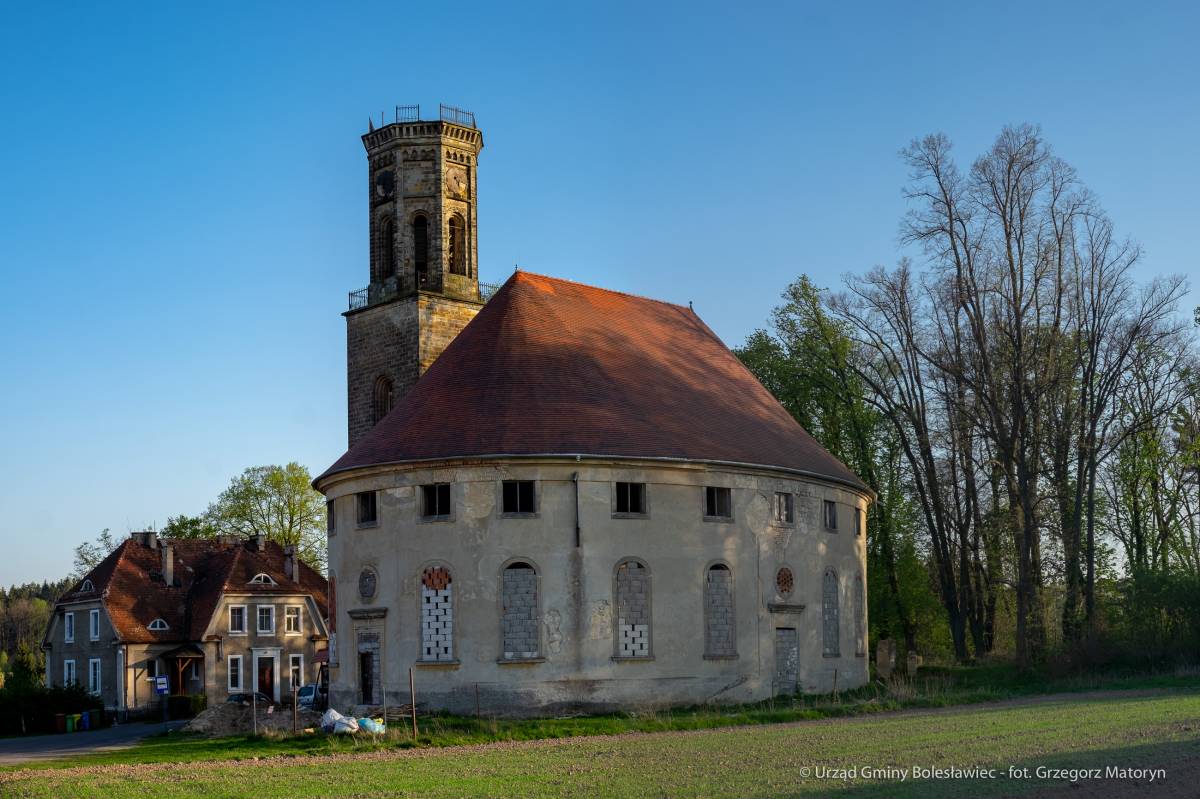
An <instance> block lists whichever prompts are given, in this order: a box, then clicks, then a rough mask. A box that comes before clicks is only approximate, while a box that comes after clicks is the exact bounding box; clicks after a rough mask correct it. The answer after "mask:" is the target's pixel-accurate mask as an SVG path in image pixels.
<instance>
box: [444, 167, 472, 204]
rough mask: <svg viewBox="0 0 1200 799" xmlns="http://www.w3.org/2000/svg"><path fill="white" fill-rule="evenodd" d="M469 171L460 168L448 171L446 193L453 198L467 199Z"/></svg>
mask: <svg viewBox="0 0 1200 799" xmlns="http://www.w3.org/2000/svg"><path fill="white" fill-rule="evenodd" d="M467 187H468V186H467V170H465V169H463V168H462V167H460V166H452V167H450V168H449V169H447V170H446V193H447V194H448V195H450V196H451V197H458V198H460V199H466V197H467Z"/></svg>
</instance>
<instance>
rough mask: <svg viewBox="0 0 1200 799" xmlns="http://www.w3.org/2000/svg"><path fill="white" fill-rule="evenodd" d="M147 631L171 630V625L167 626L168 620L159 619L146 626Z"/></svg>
mask: <svg viewBox="0 0 1200 799" xmlns="http://www.w3.org/2000/svg"><path fill="white" fill-rule="evenodd" d="M146 629H147V630H155V631H161V630H169V629H171V625H169V624H167V620H166V619H162V618H158V619H155V620H154V621H152V622H150V623H149V624H148V625H146Z"/></svg>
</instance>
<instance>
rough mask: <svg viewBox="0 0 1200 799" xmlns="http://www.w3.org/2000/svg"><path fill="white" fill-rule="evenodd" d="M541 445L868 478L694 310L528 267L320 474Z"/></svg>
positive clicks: (552, 449)
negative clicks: (825, 443)
mask: <svg viewBox="0 0 1200 799" xmlns="http://www.w3.org/2000/svg"><path fill="white" fill-rule="evenodd" d="M533 455H569V456H574V455H583V456H585V457H587V456H598V457H617V458H654V459H672V460H686V461H705V462H713V463H729V464H746V465H755V466H765V467H770V468H776V469H784V470H789V471H793V472H800V473H806V474H811V475H815V476H818V477H822V478H826V479H830V480H833V481H836V482H841V483H844V484H847V485H850V486H853V487H855V488H864V485H863V483H862V481H861V480H860V479H859V478H858V477H857V476H856V475H855V474H854V473H853V472H852V471H851V470H850V469H849V468H847V467H846V466H845V465H844V464H843V463H842V462H841V461H839V460H838V459H837V458H835V457H833V456H832V455H831V454H829V453H828V452H827V451H826V450H825V449H824V448H822V447H821V445H820V444H818V443H817V441H816V440H815V439H814V438H813V437H812V436H810V435H809V434H808V433H807V432H806V431H805V430H804V428H802V427H801V426H800V425H799V423H797V422H796V420H795V419H794V418H792V416H791V414H789V413H788V412H787V411H786V410H785V409H784V408H783V406H782V405H780V404H779V403H778V402H777V401H776V400H775V398H774V397H773V396H771V394H770V392H768V391H767V390H766V389H765V388H764V387H763V386H762V384H761V383H759V382H758V380H757V379H756V378H755V377H754V376H753V375H752V374H751V373H750V371H749V370H748V369H746V367H745V366H744V365H743V364H742V362H741V361H739V360H738V358H737V357H736V356H735V355H734V354H733V353H732V352H730V351H729V349H728V348H727V347H726V346H725V345H724V344H723V343H722V342H721V340H720V339H719V338H717V336H716V334H715V333H713V332H712V330H710V329H709V328H708V326H707V325H705V324H704V322H702V321H701V320H700V318H699V317H698V316H697V315H696V314H695V313H694V312H693V311H692V310H691V309H690V308H685V307H682V306H679V305H673V304H670V303H665V302H660V301H657V300H650V299H645V298H643V297H635V296H631V295H629V294H622V293H619V292H615V291H608V290H605V289H599V288H594V287H592V286H585V285H581V284H579V283H574V282H571V281H567V280H560V279H556V278H550V277H545V276H542V275H536V274H532V273H529V272H517V273H515V274H514V275H513V276H512V277H511V278H509V279H508V281H507V282H506V283H505V284H504V285H503V286H502V287H501V288H500V290H499V291H498V292H497V293H496V295H495V296H494V297H493V298H492V299H491V300H489V301H488V303H487V305H485V306H484V307H483V309H482V310H480V312H479V314H478V315H477V316H476V317H475V318H474V319H473V320H472V321H471V322H470V323H469V324H468V325H467V326H466V327H465V328H464V329H463V331H462V332H461V333H459V334H458V336H457V337H456V338H455V339H454V341H453V342H451V343H450V345H449V346H448V347H447V348H446V350H445V352H443V353H442V355H441V357H439V358H438V359H437V360H436V361H435V362H434V363H433V365H432V366H431V367H430V368H429V370H428V371H426V373H425V374H424V375H422V376H421V378H420V379H419V380H418V381H417V383H416V385H415V386H414V388H413V390H412V391H411V392H410V393H409V394H408V395H407V396H405V397H404V398H403V399H401V400H400V402H399V403H398V404H397V405H396V407H395V408H394V409H393V410H392V412H391V413H390V414H388V416H387V417H385V418H384V419H383V420H382V421H380V422H379V424H377V425H376V426H375V427H374V428H373V429H372V430H371V431H370V432H369V433H368V434H367V435H366V436H364V437H363V438H362V439H361V440H360V441H359V442H358V443H356V444H355V445H354V446H353V447H352V448H351V449H350V450H349V451H348V452H346V454H344V455H343V456H342V457H341V458H339V459H338V461H337V462H336V463H334V464H333V466H331V467H330V468H329V469H328V470H327V471H326V472H325V473H324V474H323V475H321V477H318V478H317V480H316V481H314V483H320V482H321V480H322V479H324V478H326V477H328V476H330V475H332V474H335V473H337V472H342V471H346V470H349V469H355V468H359V467H366V466H373V465H380V464H390V463H405V462H413V461H426V460H443V459H454V458H462V457H498V456H533Z"/></svg>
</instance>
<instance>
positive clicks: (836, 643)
mask: <svg viewBox="0 0 1200 799" xmlns="http://www.w3.org/2000/svg"><path fill="white" fill-rule="evenodd" d="M821 622H822V627H823V633H824V634H823V636H822V637H823V638H824V644H825V646H824V654H825V657H827V658H835V657H838V656H839V655H841V654H842V646H841V640H840V635H839V634H838V631H839V629H840V627H839V624H840V617H839V615H838V578H837V572H835V571H834V570H833V569H826V570H825V581H824V583H823V585H822V591H821Z"/></svg>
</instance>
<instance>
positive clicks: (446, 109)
mask: <svg viewBox="0 0 1200 799" xmlns="http://www.w3.org/2000/svg"><path fill="white" fill-rule="evenodd" d="M438 111H439V113H438V116H440V117H441V119H442V121H443V122H453V123H454V124H455V125H462V126H463V127H464V128H473V127H475V114H473V113H472V112H470V111H464V110H463V109H461V108H455V107H454V106H452V105H441V106H439V108H438Z"/></svg>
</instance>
